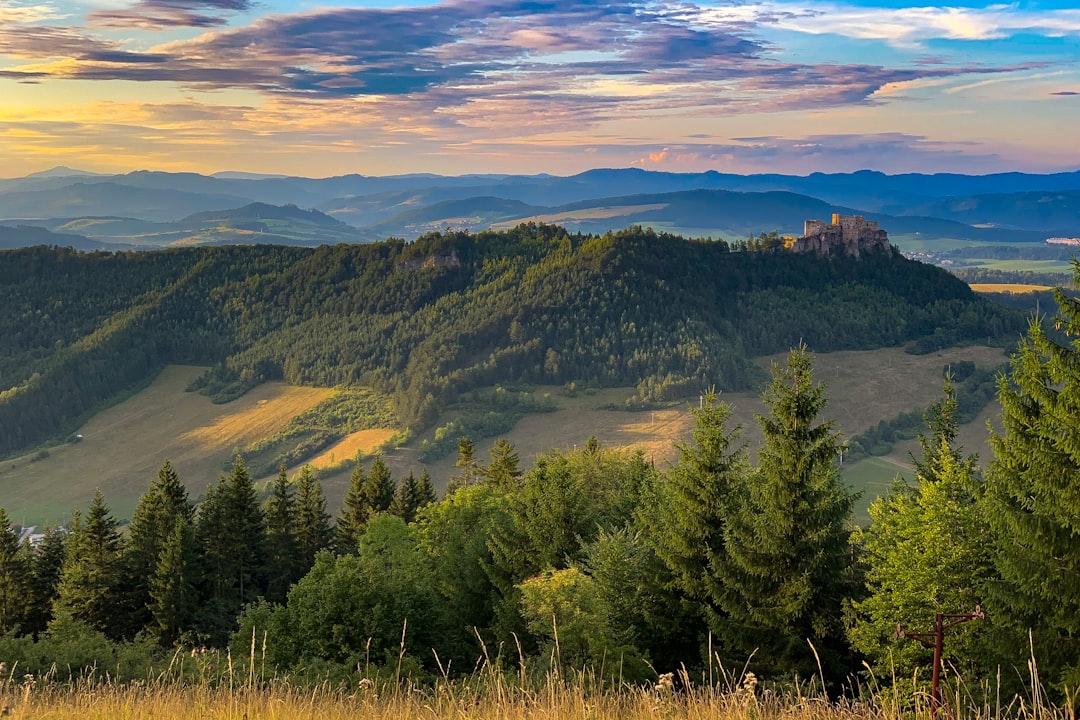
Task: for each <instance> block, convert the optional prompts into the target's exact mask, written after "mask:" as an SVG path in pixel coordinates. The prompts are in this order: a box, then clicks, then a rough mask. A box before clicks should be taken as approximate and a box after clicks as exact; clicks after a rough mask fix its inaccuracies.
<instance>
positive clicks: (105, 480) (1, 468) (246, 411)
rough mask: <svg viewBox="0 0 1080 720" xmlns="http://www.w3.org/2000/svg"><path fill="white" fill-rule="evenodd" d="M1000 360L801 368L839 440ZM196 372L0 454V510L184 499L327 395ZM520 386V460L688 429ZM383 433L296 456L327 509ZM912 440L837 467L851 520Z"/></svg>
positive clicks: (661, 415)
mask: <svg viewBox="0 0 1080 720" xmlns="http://www.w3.org/2000/svg"><path fill="white" fill-rule="evenodd" d="M1005 357H1006V356H1005V354H1004V353H1003V352H1002V351H1001V350H1000V349H998V348H990V347H982V346H974V345H973V346H967V347H961V348H950V349H947V350H943V351H940V352H936V353H930V354H927V355H910V354H907V353H905V352H903V350H902V349H900V348H886V349H881V350H871V351H843V352H835V353H822V354H819V355H818V356H817V358H816V363H815V377H816V378H817V380H818V381H819V382H823V383H824V384H825V386H826V388H827V392H828V396H829V405H828V406H827V408H826V414H827V416H829V417H832V418H835V419H836V421H837V425H838V429H839V430H840V431H841V432H842V433H843V434H844V436H845V437H849V436H851V435H854V434H856V433H859V432H863V431H864V430H866V429H867V428H869V427H870V426H872V425H875V424H877V423H878V422H879V421H881V420H887V419H890V418H892V417H894V416H896V415H897V414H898V413H900V412H905V411H911V410H922V409H925V408H926V407H927V406H928V405H930V404H931V403H933V402H935V401H937V400H938V399H939V398H940V394H941V378H942V369H943V368H944V366H946V365H948V364H950V363H956V362H960V361H962V360H971V361H973V362H975V363H976V365H978V366H979V367H993V366H996V365H998V364H1000V363H1001V362H1003V361H1004V360H1005ZM779 359H782V355H775V356H767V357H763V358H759V359H758V360H757V363H758V364H759V365H760V366H761V367H763V368H765V369H767V368H768V367H769V365H770V364H771V363H772V362H774V361H776V360H779ZM202 371H203V368H199V367H194V366H169V367H167V368H166V369H165V370H164V371H163V372H162V373H161V374H160V375H159V376H158V377H157V378H156V379H155V380H154V382H153V383H152V384H151V385H150V386H149V387H147V388H145V389H144V390H142V391H140V392H138V393H136V394H135V395H133V396H132V397H131V398H129V399H127V400H125V401H124V402H122V403H120V404H118V405H115V406H113V407H111V408H108V409H106V410H104V411H102V412H101V413H99V414H97V415H96V416H94V417H93V418H91V419H90V420H89V421H88V422H87V423H86V424H85V425H84V426H83V427H81V428H80V429H79V431H78V432H79V433H80V434H82V435H83V440H82V441H81V442H79V443H73V444H67V443H65V444H59V445H55V446H52V447H48V448H46V449H44V451H41V450H39V451H35V452H33V453H29V454H26V455H23V456H20V457H16V458H11V459H8V460H4V461H2V462H0V506H3V507H5V508H7V510H8V512H9V513H10V514H11V516H12V519H13V520H14V521H15V522H18V523H26V524H50V523H59V522H64V521H66V519H67V518H68V517H69V516H70V513H71V510H72V509H73V508H75V507H84V506H85V505H86V504H87V503H88V502H89V500H90V497H91V495H92V494H93V492H94V490H95V488H97V487H100V488H101V490H102V492H104V493H105V495H106V497H108V499H109V503H110V505H111V506H112V507H113V509H114V512H115V514H116V516H117V517H119V518H128V517H130V514H131V511H132V510H133V509H134V507H135V504H136V503H137V501H138V499H139V496H140V495H141V494H142V493H143V492H144V491H145V490H146V487H147V485H148V484H149V482H150V480H151V479H153V478H154V477H155V475H156V473H157V470H158V468H159V467H160V466H161V463H162V461H164V460H165V459H169V460H170V461H171V462H172V464H173V467H175V468H176V470H177V472H178V473H179V474H180V477H181V479H182V480H183V481H184V482H185V483H186V484H187V485H188V488H189V491H190V492H191V493H192V497H196V498H197V497H199V496H201V495H202V493H203V492H204V491H205V488H206V486H207V485H208V484H209V483H211V482H213V481H215V480H216V479H217V477H218V476H219V475H220V474H221V473H222V472H224V471H225V470H227V469H228V467H229V465H230V463H231V459H232V457H233V455H234V454H235V453H236V452H237V451H243V450H244V449H245V448H246V447H249V446H252V445H253V444H255V443H258V442H259V441H260V440H262V439H265V438H268V437H271V436H274V435H275V434H276V433H282V432H283V431H284V430H285V429H286V428H288V427H289V426H290V423H292V422H293V421H294V420H295V419H296V418H297V417H298V416H301V415H303V414H304V413H305V412H308V411H311V409H312V408H314V407H316V406H318V405H319V403H321V402H323V401H325V400H327V398H330V397H333V396H334V393H335V392H336V391H334V390H330V389H324V388H305V387H295V386H289V385H286V384H284V383H278V382H273V383H265V384H263V385H260V386H258V387H256V388H255V389H253V390H251V391H250V392H248V393H246V394H245V395H243V396H242V397H240V398H238V399H237V400H234V401H232V402H229V403H224V404H221V405H216V404H214V403H212V402H210V400H208V399H207V398H206V397H205V396H203V395H201V394H199V393H194V392H186V388H187V386H188V384H190V382H191V381H192V380H194V379H195V378H196V377H198V376H199V375H200V374H201V373H202ZM533 392H534V395H536V396H538V397H540V396H547V397H549V398H550V399H551V401H552V402H553V403H554V405H555V410H554V411H553V412H545V413H537V414H531V415H526V416H525V417H524V418H522V419H521V420H520V421H518V422H517V424H516V425H515V426H514V427H513V429H512V430H510V431H509V432H507V433H505V434H504V436H505V437H506V439H507V440H508V441H509V442H511V443H513V444H514V446H515V448H516V449H517V451H518V453H519V454H520V456H521V459H522V461H523V463H527V464H531V463H532V462H533V460H534V459H535V458H536V457H537V456H538V455H540V454H541V453H544V452H547V451H549V450H551V449H556V450H569V449H573V448H574V447H575V446H576V445H579V444H583V443H584V442H585V441H586V440H587V439H588V438H589V437H590V436H595V437H596V438H597V439H598V440H599V441H600V443H601V444H602V445H604V446H606V447H621V448H636V449H641V450H642V451H643V452H644V453H645V455H646V456H647V457H648V458H650V459H652V460H653V461H654V462H656V463H657V465H658V466H659V467H666V465H667V463H668V462H670V461H671V460H672V459H674V457H675V455H676V450H675V445H676V443H677V442H679V441H680V440H684V439H687V438H689V436H690V430H691V426H692V423H693V417H692V415H691V414H690V412H689V410H690V407H691V406H692V405H693V404H694V403H693V402H692V401H679V402H673V403H669V404H666V405H664V406H658V407H656V408H655V409H648V410H624V409H612V408H621V407H623V406H624V405H625V402H624V401H625V400H626V399H627V398H628V397H629V396H631V395H632V394H633V393H634V389H633V388H597V389H588V388H586V389H582V390H579V391H577V392H574V393H566V392H565V390H564V388H561V387H555V386H551V387H545V386H541V387H537V388H535V389H534V391H533ZM721 397H722V399H723V400H724V401H725V402H727V403H730V404H731V405H732V406H733V408H734V413H733V422H736V423H739V424H741V425H742V426H743V436H742V437H743V439H744V440H745V441H746V443H747V444H748V446H749V448H750V449H751V452H752V451H753V448H756V447H757V445H758V443H759V442H760V432H759V430H758V426H757V423H756V422H755V420H754V416H755V414H756V413H759V412H761V411H762V409H763V405H762V403H761V398H760V395H759V394H758V393H757V392H743V393H724V394H723V395H722V396H721ZM396 433H397V429H396V428H390V427H376V428H369V429H365V430H360V431H357V432H355V433H350V434H348V435H346V436H344V437H342V438H341V439H339V440H337V441H335V442H334V443H331V444H330V445H328V446H327V447H325V448H323V449H321V450H319V451H318V452H317V453H316V454H314V455H313V456H312V457H311V458H310V462H311V463H312V464H313V465H314V466H315V467H317V468H319V469H320V470H321V479H322V482H323V486H324V488H325V491H326V494H327V499H328V504H329V506H330V511H331V512H332V513H333V512H336V511H337V508H338V507H339V505H340V503H341V500H342V498H343V497H344V496H345V491H346V489H347V487H348V482H349V476H350V474H351V470H352V468H351V465H352V463H351V462H350V461H351V460H352V459H353V458H354V457H355V456H356V454H357V453H361V454H362V455H367V454H369V453H371V452H373V451H375V450H376V449H378V448H379V447H382V446H384V445H385V444H386V443H387V442H388V441H392V440H393V438H394V437H395V434H396ZM986 434H987V433H986V427H985V422H984V419H982V418H980V419H979V421H978V422H975V423H969V424H968V425H965V426H963V428H962V438H961V439H962V440H963V441H964V443H965V447H966V449H968V451H969V452H978V453H980V454H981V455H983V456H984V457H985V456H988V452H987V448H986V441H985V438H986ZM475 440H476V453H477V457H478V458H480V459H481V460H482V461H484V460H486V458H487V456H488V453H489V451H490V449H491V447H492V446H493V445H494V443H495V441H496V438H495V437H491V438H484V439H475ZM419 443H420V438H419V437H414V438H412V439H411V440H410V441H409V442H408V443H406V444H405V445H403V446H401V447H396V448H393V447H392V448H390V449H387V450H386V451H385V453H386V460H387V464H388V465H389V466H390V468H391V470H392V472H393V473H394V476H395V477H402V476H404V475H406V474H408V472H409V471H410V470H414V471H416V472H417V473H419V472H420V469H421V466H422V464H421V463H420V462H419V460H418V459H417V449H418V446H419ZM909 446H910V447H909ZM915 447H917V446H915V445H912V444H911V443H908V444H903V445H898V447H897V449H896V450H895V451H894V453H893V454H892V455H891V456H890V457H889V458H888V459H887V460H882V459H874V458H867V459H864V460H861V461H859V462H856V463H851V464H848V465H845V467H844V469H843V472H844V476H845V479H846V480H847V481H848V482H849V484H851V485H852V487H854V488H855V489H857V490H861V491H863V497H862V498H861V500H860V502H859V504H858V506H857V508H856V515H857V517H858V518H864V517H865V508H866V507H867V506H868V505H869V503H870V502H871V501H872V500H873V498H874V497H876V496H877V494H878V492H879V490H880V489H881V488H883V487H888V485H889V484H890V483H891V482H892V479H893V477H895V475H896V474H897V472H898V471H902V470H904V469H906V468H907V467H908V466H909V465H908V463H909V458H908V455H907V453H908V452H909V451H910V450H911V449H914V448H915ZM248 459H249V460H250V459H251V458H250V457H248ZM456 460H457V457H456V453H452V454H450V455H449V456H447V457H444V458H441V459H439V460H437V461H434V462H431V463H428V464H427V467H428V469H429V471H430V473H431V476H432V478H433V480H434V482H435V483H436V486H437V487H438V488H439V489H440V490H441V489H443V487H444V485H445V482H446V479H447V478H449V477H450V476H451V475H452V474H453V473H454V463H455V462H456ZM297 465H298V464H297ZM289 469H290V471H295V470H296V469H297V467H296V466H294V467H291V468H289ZM271 477H272V474H270V472H269V471H268V472H267V473H265V474H262V475H260V476H259V477H258V481H259V482H260V483H265V482H266V481H268V480H269V479H271Z"/></svg>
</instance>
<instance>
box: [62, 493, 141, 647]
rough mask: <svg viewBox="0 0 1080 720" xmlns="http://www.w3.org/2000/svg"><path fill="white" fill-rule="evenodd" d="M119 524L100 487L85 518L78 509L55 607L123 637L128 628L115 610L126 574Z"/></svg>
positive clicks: (75, 617)
mask: <svg viewBox="0 0 1080 720" xmlns="http://www.w3.org/2000/svg"><path fill="white" fill-rule="evenodd" d="M116 527H117V523H116V519H115V518H114V517H113V516H112V513H111V512H110V510H109V506H108V505H106V504H105V497H104V496H103V495H102V494H101V490H100V489H99V490H98V491H97V492H95V493H94V499H93V501H92V502H91V503H90V507H89V508H88V509H87V511H86V518H85V520H84V519H83V517H82V515H81V513H79V512H78V511H76V513H75V517H74V521H73V522H72V527H71V537H70V538H68V541H67V552H66V554H65V557H64V567H63V569H62V570H61V573H60V582H59V586H58V588H57V598H56V602H55V604H54V609H53V614H54V615H59V614H66V615H70V616H71V617H72V618H74V619H75V620H79V621H81V622H84V623H86V624H87V625H89V626H91V627H93V628H94V629H96V630H100V631H101V632H103V633H105V634H106V635H109V636H111V637H119V636H120V635H121V634H122V633H123V631H124V630H125V628H123V627H121V626H120V625H121V624H120V623H118V622H117V618H116V613H115V601H116V593H117V592H118V590H119V585H120V580H121V577H122V576H121V573H120V549H121V541H120V533H119V532H118V531H117V529H116Z"/></svg>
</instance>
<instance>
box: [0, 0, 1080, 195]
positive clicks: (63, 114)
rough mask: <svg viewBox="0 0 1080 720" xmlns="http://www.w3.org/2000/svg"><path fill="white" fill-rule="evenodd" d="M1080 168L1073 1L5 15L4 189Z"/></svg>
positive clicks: (537, 3)
mask: <svg viewBox="0 0 1080 720" xmlns="http://www.w3.org/2000/svg"><path fill="white" fill-rule="evenodd" d="M56 165H65V166H69V167H76V168H80V169H84V170H88V171H94V172H109V173H113V172H128V171H132V170H137V169H153V170H168V171H190V172H200V173H207V174H208V173H213V172H219V171H227V170H231V171H245V172H257V173H272V174H287V175H303V176H308V177H326V176H332V175H342V174H346V173H360V174H365V175H390V174H399V173H413V172H430V173H439V174H446V175H461V174H467V173H515V174H535V173H551V174H556V175H569V174H573V173H577V172H581V171H583V170H586V169H589V168H594V167H641V168H645V169H650V170H665V171H671V172H700V171H704V170H717V171H720V172H733V173H758V172H781V173H792V174H808V173H811V172H819V171H820V172H848V171H854V170H859V169H864V168H869V169H874V170H880V171H883V172H889V173H899V172H966V173H979V174H981V173H990V172H1002V171H1012V170H1023V171H1030V172H1053V171H1064V170H1077V169H1080V0H1041V1H1037V2H1036V1H1032V2H1024V1H1021V2H1014V3H1010V4H986V3H984V2H976V1H974V0H959V1H958V2H955V3H953V4H950V5H947V6H946V5H926V4H920V3H919V2H918V0H914V1H913V0H846V1H845V0H837V1H836V2H809V1H808V0H746V1H740V2H718V1H714V0H687V1H685V2H651V1H648V0H641V1H635V2H628V1H626V0H612V1H610V2H593V1H590V0H581V1H578V2H571V1H570V0H443V1H442V2H423V1H415V2H414V1H411V0H406V1H405V2H392V1H391V2H384V1H382V0H370V1H364V0H314V1H309V0H0V176H5V177H16V176H20V175H24V174H27V173H31V172H36V171H40V170H45V169H47V168H50V167H53V166H56Z"/></svg>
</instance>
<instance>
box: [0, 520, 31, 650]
mask: <svg viewBox="0 0 1080 720" xmlns="http://www.w3.org/2000/svg"><path fill="white" fill-rule="evenodd" d="M29 595H30V558H29V555H28V553H27V548H26V547H25V546H22V545H20V544H19V538H18V537H17V536H16V535H15V533H14V532H12V530H11V520H10V519H9V518H8V514H7V511H5V510H4V508H2V507H0V635H4V634H6V633H9V632H11V631H13V630H16V629H17V628H19V627H20V625H21V624H22V622H23V620H24V619H25V617H26V614H27V610H28V609H29V607H28V606H29V602H28V600H29Z"/></svg>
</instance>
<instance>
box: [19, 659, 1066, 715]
mask: <svg viewBox="0 0 1080 720" xmlns="http://www.w3.org/2000/svg"><path fill="white" fill-rule="evenodd" d="M680 679H681V680H682V682H681V683H680V688H681V689H678V690H676V689H674V687H673V685H672V682H671V675H668V676H662V677H661V678H660V680H659V682H657V683H656V684H655V685H654V686H630V685H625V684H623V685H619V684H614V683H604V684H597V683H596V682H595V681H594V680H593V679H592V678H589V677H587V676H585V677H582V676H575V677H573V678H570V679H564V678H562V677H560V676H558V675H556V674H552V675H549V676H547V678H546V679H541V680H540V682H539V684H537V685H532V684H531V683H530V682H529V681H528V680H527V679H525V678H522V679H521V680H522V681H523V682H519V680H518V678H515V677H512V676H510V677H507V676H504V675H500V674H498V673H495V672H491V671H489V670H487V669H486V667H482V668H481V669H480V670H479V671H478V672H477V674H475V675H474V676H473V677H471V678H466V679H462V680H452V679H448V678H444V679H441V680H439V681H438V682H436V683H435V684H434V686H430V687H428V686H415V685H413V684H411V683H410V682H409V681H408V680H402V681H400V682H393V681H391V682H384V683H373V682H371V681H369V680H366V679H361V680H359V681H358V682H356V684H355V685H351V686H342V685H337V686H331V685H329V684H325V683H324V684H322V685H318V686H315V687H309V686H304V685H301V686H297V685H292V684H290V683H289V681H288V680H287V679H275V680H270V681H266V682H260V681H258V680H257V679H255V678H254V676H252V677H251V678H244V679H242V680H239V681H238V682H236V683H235V684H233V683H224V684H220V685H205V684H196V685H183V684H181V683H179V682H175V681H156V682H149V683H146V682H135V683H130V684H119V683H113V682H109V681H105V682H102V681H101V680H94V679H91V680H80V681H77V682H75V683H73V684H63V685H59V684H48V683H42V684H37V683H34V682H32V681H31V682H18V681H15V680H10V681H8V682H6V683H0V706H2V708H3V711H2V712H3V714H4V715H5V716H6V717H10V718H12V720H30V719H33V720H68V719H71V720H88V719H101V720H142V719H143V718H154V719H155V720H210V719H213V720H255V719H256V718H258V719H259V720H296V719H299V718H320V719H322V720H338V719H339V718H340V719H341V720H345V719H349V720H367V719H368V718H370V719H371V720H375V719H378V720H417V719H419V718H447V719H448V720H465V719H477V720H533V719H536V720H555V719H557V720H655V718H665V719H667V720H682V719H684V718H685V719H686V720H932V715H931V713H930V709H929V707H928V706H927V702H926V697H925V695H923V694H918V695H916V701H915V705H914V706H905V707H897V706H896V705H894V702H893V699H894V696H893V694H892V692H891V691H890V690H888V689H884V690H879V691H878V692H877V694H876V695H872V694H869V692H868V691H865V690H864V692H866V693H867V695H866V697H865V698H863V697H860V698H858V699H857V700H850V699H845V698H841V699H839V700H836V699H834V700H832V701H830V700H829V699H828V698H826V697H824V696H823V695H822V694H821V693H820V691H819V688H820V686H819V685H816V684H815V683H814V682H810V683H807V684H804V685H802V686H796V687H794V688H791V687H789V688H787V689H786V690H785V691H784V692H783V693H772V692H769V691H767V690H763V689H762V688H761V687H759V686H758V683H757V680H756V679H755V678H754V677H753V675H752V674H749V673H747V674H746V675H745V676H742V677H739V678H728V679H726V680H725V679H724V678H720V683H719V684H715V685H714V684H710V683H708V682H706V680H707V678H701V679H700V681H699V682H697V683H694V682H690V680H691V679H690V678H688V677H687V676H686V675H685V674H683V675H682V676H681V678H680ZM962 694H963V693H962V691H961V693H960V695H958V696H954V697H951V698H950V697H948V696H946V698H945V707H944V710H945V712H944V713H943V714H942V715H941V716H940V717H949V718H966V719H968V720H1002V719H1003V718H1015V719H1016V720H1073V716H1072V713H1071V712H1070V711H1069V710H1067V709H1065V708H1057V707H1054V706H1052V705H1050V704H1048V703H1046V702H1045V694H1044V693H1043V691H1042V690H1041V688H1040V690H1039V691H1038V692H1034V693H1032V694H1031V695H1029V696H1028V698H1025V699H1023V700H1021V699H1019V698H1017V699H1014V700H1013V701H1012V703H1011V704H1010V705H1008V706H1007V707H991V706H990V705H989V703H983V704H981V705H980V704H977V703H974V702H972V701H971V699H970V698H967V699H965V698H964V697H962Z"/></svg>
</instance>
